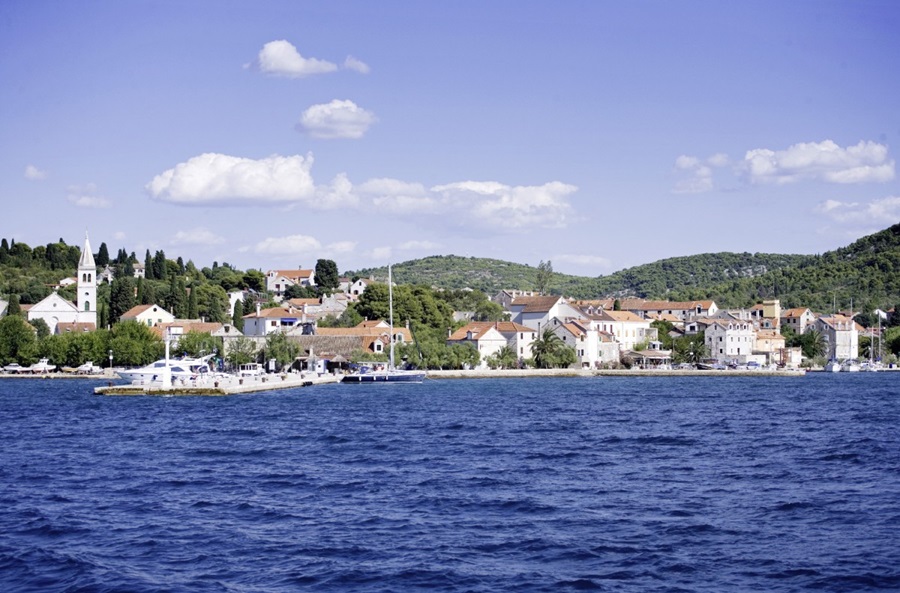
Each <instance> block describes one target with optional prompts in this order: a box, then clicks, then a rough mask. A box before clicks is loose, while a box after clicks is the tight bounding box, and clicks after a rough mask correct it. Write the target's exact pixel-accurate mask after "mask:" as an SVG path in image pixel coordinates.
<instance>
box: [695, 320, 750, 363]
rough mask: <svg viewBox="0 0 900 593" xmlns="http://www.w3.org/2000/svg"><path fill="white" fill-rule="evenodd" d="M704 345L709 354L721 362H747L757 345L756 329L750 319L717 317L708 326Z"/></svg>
mask: <svg viewBox="0 0 900 593" xmlns="http://www.w3.org/2000/svg"><path fill="white" fill-rule="evenodd" d="M704 345H705V346H706V349H707V351H708V352H709V355H710V356H711V357H713V358H715V359H716V360H718V361H720V362H724V361H731V360H737V361H738V362H745V361H746V360H747V357H748V356H750V355H751V354H752V353H753V350H754V348H755V347H756V330H755V329H754V327H753V323H752V322H750V321H746V320H742V319H716V320H714V321H713V322H712V323H710V324H709V325H708V326H707V328H706V333H705V342H704Z"/></svg>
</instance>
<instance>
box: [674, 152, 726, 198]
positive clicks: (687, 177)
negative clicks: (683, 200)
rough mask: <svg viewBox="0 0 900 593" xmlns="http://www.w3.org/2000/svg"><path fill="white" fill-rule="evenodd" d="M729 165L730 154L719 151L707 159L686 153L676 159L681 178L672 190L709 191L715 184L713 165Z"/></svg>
mask: <svg viewBox="0 0 900 593" xmlns="http://www.w3.org/2000/svg"><path fill="white" fill-rule="evenodd" d="M727 165H728V155H726V154H722V153H717V154H714V155H712V156H710V157H709V158H707V159H706V160H701V159H700V158H698V157H695V156H689V155H686V154H683V155H680V156H679V157H678V158H677V159H675V170H676V172H677V173H678V175H679V176H680V179H679V180H678V181H676V182H675V187H674V188H672V192H673V193H676V194H698V193H703V192H708V191H710V190H712V189H713V187H714V186H715V184H714V182H713V167H715V168H721V167H725V166H727Z"/></svg>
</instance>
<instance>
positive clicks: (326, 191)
mask: <svg viewBox="0 0 900 593" xmlns="http://www.w3.org/2000/svg"><path fill="white" fill-rule="evenodd" d="M358 203H359V198H358V197H357V196H356V194H354V193H353V184H352V183H350V180H349V179H348V178H347V174H346V173H339V174H338V175H336V176H335V178H334V179H332V180H331V184H330V185H320V186H318V187H317V188H316V202H315V204H314V206H315V207H316V208H319V209H322V210H326V209H335V208H347V207H352V206H356V205H357V204H358ZM310 205H311V206H312V205H313V204H310Z"/></svg>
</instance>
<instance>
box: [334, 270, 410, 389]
mask: <svg viewBox="0 0 900 593" xmlns="http://www.w3.org/2000/svg"><path fill="white" fill-rule="evenodd" d="M388 325H389V326H390V342H391V349H390V357H389V360H388V366H387V368H385V367H384V366H383V365H379V366H369V365H362V366H360V368H359V370H358V371H357V372H355V373H350V374H349V375H344V378H343V380H342V381H343V382H344V383H421V382H422V381H423V380H424V379H425V371H420V370H410V369H398V368H397V367H396V366H395V365H394V283H393V281H392V278H391V266H390V264H388Z"/></svg>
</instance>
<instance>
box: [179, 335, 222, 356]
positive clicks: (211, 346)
mask: <svg viewBox="0 0 900 593" xmlns="http://www.w3.org/2000/svg"><path fill="white" fill-rule="evenodd" d="M218 347H219V340H218V339H217V338H214V337H213V336H212V334H210V333H209V332H198V331H193V330H192V331H189V332H188V333H186V334H184V335H183V336H181V337H180V338H179V339H178V350H179V352H182V353H184V354H185V355H187V356H193V357H200V356H205V355H207V354H212V353H213V352H215V351H216V350H218Z"/></svg>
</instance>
